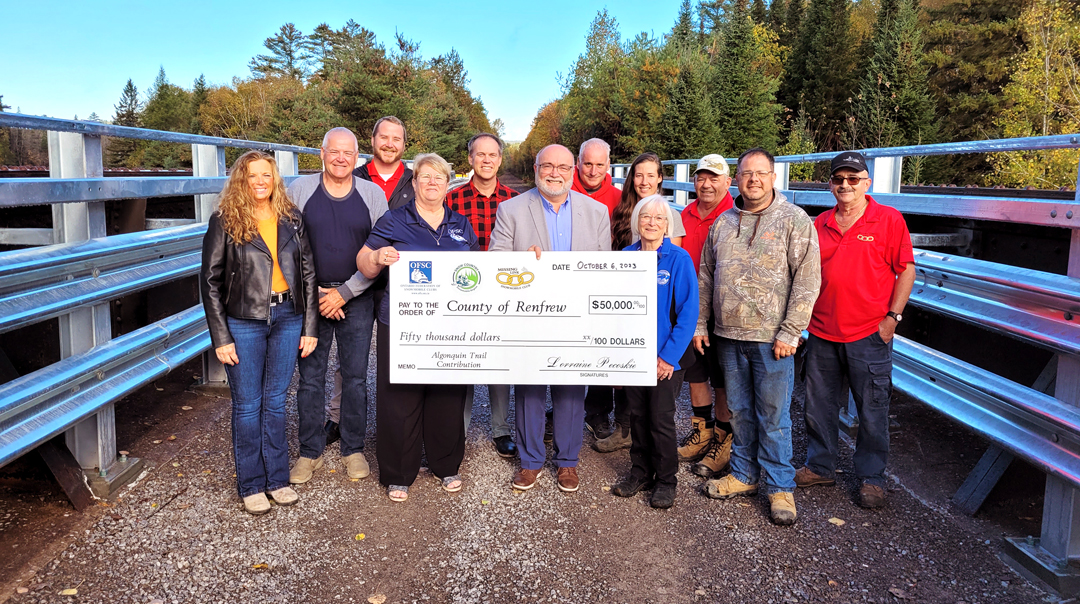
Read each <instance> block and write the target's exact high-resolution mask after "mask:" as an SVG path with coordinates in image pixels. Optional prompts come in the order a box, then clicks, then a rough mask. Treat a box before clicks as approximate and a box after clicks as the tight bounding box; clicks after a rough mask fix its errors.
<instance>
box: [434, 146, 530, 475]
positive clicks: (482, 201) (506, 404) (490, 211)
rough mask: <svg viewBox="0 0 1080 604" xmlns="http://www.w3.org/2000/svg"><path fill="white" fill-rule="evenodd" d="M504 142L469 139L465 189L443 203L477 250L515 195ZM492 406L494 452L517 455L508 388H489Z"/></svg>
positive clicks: (469, 405)
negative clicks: (465, 222) (505, 169)
mask: <svg viewBox="0 0 1080 604" xmlns="http://www.w3.org/2000/svg"><path fill="white" fill-rule="evenodd" d="M502 152H503V142H502V141H501V140H499V137H497V136H495V135H494V134H488V133H486V132H483V133H480V134H477V135H475V136H473V137H472V138H470V139H469V165H470V166H472V169H473V176H472V178H470V179H469V182H467V183H466V184H465V185H464V186H461V187H458V188H456V189H454V190H453V191H450V192H449V193H447V194H446V204H447V205H449V206H450V209H451V210H454V211H455V212H458V213H460V214H462V215H464V216H465V217H466V218H468V219H469V222H470V223H471V224H472V227H473V231H475V232H476V238H477V239H478V240H479V241H480V249H482V250H487V248H488V243H489V242H490V241H491V229H492V227H494V226H495V210H496V208H498V207H499V204H500V203H502V202H504V201H506V200H507V199H510V198H511V197H516V196H517V194H518V193H517V191H515V190H513V189H511V188H509V187H507V186H505V185H503V184H502V183H501V182H499V178H498V174H499V166H501V165H502ZM473 393H474V390H473V387H472V386H470V387H469V398H468V400H467V401H466V402H465V429H466V430H467V429H468V428H469V421H470V420H471V419H472V402H473V398H472V395H473ZM488 400H489V402H490V403H491V441H492V443H493V444H494V445H495V452H496V453H498V454H499V455H500V456H502V457H513V456H514V455H516V454H517V445H515V444H514V439H513V436H511V434H510V385H509V384H491V385H489V386H488Z"/></svg>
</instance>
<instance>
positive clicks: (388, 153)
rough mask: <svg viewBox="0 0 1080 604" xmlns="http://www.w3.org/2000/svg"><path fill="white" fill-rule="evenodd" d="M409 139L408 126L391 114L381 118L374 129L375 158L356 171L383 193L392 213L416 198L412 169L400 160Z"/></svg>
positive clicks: (373, 149) (372, 150)
mask: <svg viewBox="0 0 1080 604" xmlns="http://www.w3.org/2000/svg"><path fill="white" fill-rule="evenodd" d="M406 140H407V139H406V138H405V124H404V123H403V122H402V121H401V120H399V119H398V118H396V117H394V116H392V115H388V116H386V117H381V118H379V121H377V122H375V127H374V128H372V129H371V152H372V154H374V156H375V157H373V158H372V159H371V161H370V162H368V163H367V165H364V166H360V167H359V168H357V169H356V171H355V172H354V174H355V175H356V176H359V177H360V178H363V179H364V180H366V181H369V182H373V183H375V184H376V185H378V186H379V188H380V189H382V190H383V194H384V195H386V203H387V207H389V208H390V209H391V210H396V209H397V208H399V207H401V206H403V205H405V204H407V203H409V201H411V200H412V198H413V197H414V193H413V188H412V170H410V169H409V168H408V167H407V166H406V165H405V162H403V161H401V156H402V154H403V153H405V142H406Z"/></svg>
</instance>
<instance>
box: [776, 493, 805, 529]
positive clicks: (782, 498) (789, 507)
mask: <svg viewBox="0 0 1080 604" xmlns="http://www.w3.org/2000/svg"><path fill="white" fill-rule="evenodd" d="M769 508H770V512H771V515H772V521H773V522H775V523H776V524H781V525H784V526H787V525H789V524H795V518H796V517H797V516H798V514H797V513H796V512H795V495H794V494H792V493H773V494H772V495H769Z"/></svg>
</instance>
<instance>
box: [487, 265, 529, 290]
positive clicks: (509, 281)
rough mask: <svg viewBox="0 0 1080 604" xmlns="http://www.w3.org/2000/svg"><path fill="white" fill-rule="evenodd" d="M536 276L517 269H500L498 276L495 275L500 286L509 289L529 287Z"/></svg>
mask: <svg viewBox="0 0 1080 604" xmlns="http://www.w3.org/2000/svg"><path fill="white" fill-rule="evenodd" d="M535 278H536V275H534V274H532V273H531V272H529V271H527V270H525V269H521V270H518V269H516V268H500V269H499V272H498V274H496V275H495V280H496V281H498V282H499V285H501V286H503V287H505V288H507V289H521V288H525V287H528V286H529V284H530V283H532V282H533V279H535Z"/></svg>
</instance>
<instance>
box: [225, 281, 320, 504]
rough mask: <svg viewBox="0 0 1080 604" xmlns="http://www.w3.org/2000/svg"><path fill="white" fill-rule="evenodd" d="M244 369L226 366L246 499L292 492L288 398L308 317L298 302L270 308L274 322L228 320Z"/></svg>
mask: <svg viewBox="0 0 1080 604" xmlns="http://www.w3.org/2000/svg"><path fill="white" fill-rule="evenodd" d="M226 321H227V325H228V326H229V334H230V335H232V338H233V342H234V343H235V345H236V357H237V359H239V361H240V362H239V363H237V364H236V365H226V366H225V373H226V374H227V375H228V376H229V391H230V392H231V393H232V436H233V456H234V457H235V458H236V488H237V490H238V491H239V492H240V496H241V497H247V496H249V495H254V494H256V493H263V492H266V491H274V490H277V489H280V488H281V487H287V486H289V441H288V440H287V438H286V437H285V392H286V390H288V388H289V382H291V381H292V375H293V370H295V369H296V358H297V355H298V352H299V348H300V334H301V332H302V331H303V327H304V316H303V315H301V314H297V313H296V312H295V311H294V309H293V303H292V300H286V301H285V303H283V304H277V305H274V306H271V307H270V320H269V321H265V320H254V319H234V318H233V317H226Z"/></svg>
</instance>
